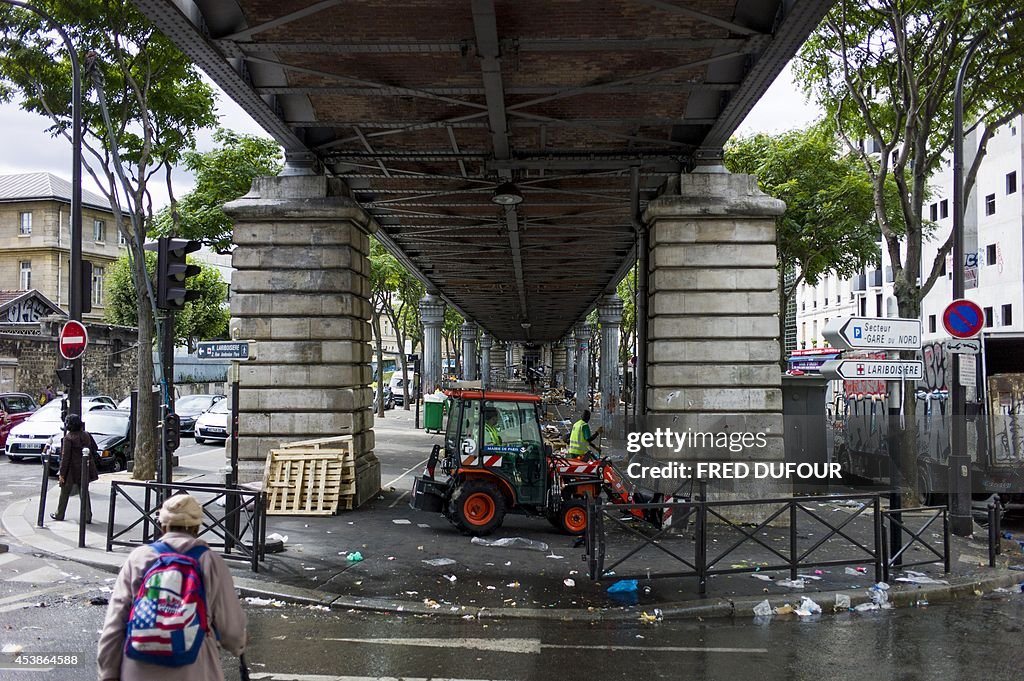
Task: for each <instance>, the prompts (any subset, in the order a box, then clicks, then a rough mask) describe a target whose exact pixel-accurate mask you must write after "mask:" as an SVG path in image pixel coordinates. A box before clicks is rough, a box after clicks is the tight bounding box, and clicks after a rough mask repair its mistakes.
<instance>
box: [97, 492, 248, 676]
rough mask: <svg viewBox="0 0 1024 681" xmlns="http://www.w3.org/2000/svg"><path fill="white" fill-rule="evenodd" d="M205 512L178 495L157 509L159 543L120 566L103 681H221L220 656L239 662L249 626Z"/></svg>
mask: <svg viewBox="0 0 1024 681" xmlns="http://www.w3.org/2000/svg"><path fill="white" fill-rule="evenodd" d="M202 524H203V509H202V506H200V504H199V502H198V501H196V499H195V497H193V496H191V495H188V494H177V495H175V496H172V497H170V498H169V499H167V501H165V502H164V504H163V506H162V507H161V508H160V527H161V529H162V531H163V534H162V536H161V537H160V540H159V541H157V542H154V543H153V544H149V545H146V546H140V547H138V548H137V549H135V550H134V551H132V552H131V554H129V555H128V559H127V560H126V561H125V563H124V565H123V566H122V567H121V572H120V574H118V577H117V582H116V584H115V586H114V592H113V594H112V595H111V597H110V604H109V605H108V607H107V617H106V621H105V622H104V624H103V630H102V632H101V633H100V640H99V646H98V652H97V656H96V663H97V670H98V676H97V678H98V679H99V681H114V680H115V679H116V680H118V681H150V680H153V681H172V680H173V679H188V681H223V679H224V672H223V670H222V669H221V664H220V657H219V649H220V648H223V649H224V650H227V651H228V652H230V653H231V654H233V655H239V656H240V655H241V654H242V651H243V649H244V648H245V644H246V621H245V613H244V612H242V605H241V603H240V602H239V600H238V596H237V594H236V593H235V585H234V582H233V581H232V579H231V573H230V571H229V570H228V566H227V564H226V563H225V562H224V559H223V558H221V557H220V556H219V555H218V554H216V553H215V552H213V551H210V550H209V549H208V547H207V545H206V542H204V541H203V540H202V539H199V538H198V537H197V535H198V534H199V529H200V527H201V526H202Z"/></svg>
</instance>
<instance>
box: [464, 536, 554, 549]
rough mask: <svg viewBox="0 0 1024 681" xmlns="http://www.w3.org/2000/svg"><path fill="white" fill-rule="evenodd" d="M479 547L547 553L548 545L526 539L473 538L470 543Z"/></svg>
mask: <svg viewBox="0 0 1024 681" xmlns="http://www.w3.org/2000/svg"><path fill="white" fill-rule="evenodd" d="M470 543H471V544H476V545H477V546H492V547H495V548H501V549H528V550H530V551H547V550H548V545H547V544H545V543H544V542H542V541H537V540H535V539H527V538H525V537H503V538H501V539H484V538H483V537H473V539H472V540H471V542H470Z"/></svg>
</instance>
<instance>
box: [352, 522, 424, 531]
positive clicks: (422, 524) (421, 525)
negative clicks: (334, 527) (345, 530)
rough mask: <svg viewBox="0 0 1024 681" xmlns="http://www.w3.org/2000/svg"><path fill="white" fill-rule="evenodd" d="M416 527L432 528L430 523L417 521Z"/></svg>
mask: <svg viewBox="0 0 1024 681" xmlns="http://www.w3.org/2000/svg"><path fill="white" fill-rule="evenodd" d="M350 524H351V523H350ZM416 527H418V528H420V529H421V530H429V529H430V525H427V524H426V523H416Z"/></svg>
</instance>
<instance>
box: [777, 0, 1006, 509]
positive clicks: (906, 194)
mask: <svg viewBox="0 0 1024 681" xmlns="http://www.w3.org/2000/svg"><path fill="white" fill-rule="evenodd" d="M1018 8H1019V2H1016V1H1014V0H989V1H987V2H983V3H965V2H961V1H960V0H932V1H931V2H910V1H908V0H870V1H869V2H864V1H863V0H857V1H853V0H839V2H837V3H836V5H835V6H834V7H833V8H832V10H831V11H830V12H829V13H828V15H827V16H826V17H825V19H824V21H823V22H822V24H821V26H819V27H818V29H817V31H816V32H815V33H814V34H813V35H812V36H811V38H810V39H809V40H808V41H807V43H806V44H805V45H804V47H803V48H802V50H801V52H800V61H799V63H798V69H797V77H798V79H799V80H800V81H801V82H802V84H803V86H804V88H805V89H806V90H807V91H808V92H809V93H811V94H813V95H814V97H815V98H816V99H817V101H818V102H819V103H820V104H821V106H822V107H823V108H824V109H825V111H826V113H827V115H828V117H829V119H830V121H832V122H833V124H834V125H835V127H836V130H837V131H838V132H839V134H840V135H841V136H842V137H843V139H844V140H845V141H846V143H847V145H848V146H849V147H850V148H851V149H853V150H854V151H855V153H857V154H858V156H859V157H860V159H861V163H862V164H863V166H864V168H865V170H866V172H867V173H868V175H869V177H870V178H871V183H872V190H873V199H874V212H875V219H876V220H877V221H878V223H879V226H880V228H881V232H882V236H883V238H884V240H885V248H886V250H887V252H888V255H889V259H890V261H891V262H892V268H893V277H894V282H893V293H894V294H895V297H896V302H897V305H898V309H899V314H900V316H901V317H909V318H913V319H918V318H920V315H921V300H922V298H923V297H924V296H925V295H926V294H927V293H928V291H929V290H931V288H932V286H933V285H934V284H935V282H936V281H937V280H938V278H939V277H940V276H941V273H942V265H943V263H944V262H945V259H946V256H947V255H948V254H949V252H950V249H951V248H952V234H950V238H947V239H945V240H944V241H943V242H942V243H941V245H940V246H939V248H938V253H937V254H936V256H935V258H934V259H933V260H932V262H930V263H922V247H923V244H924V241H925V239H926V238H929V234H930V231H931V227H932V226H931V225H930V224H929V223H928V222H927V221H926V220H925V219H924V217H923V216H922V213H921V211H922V207H923V205H924V201H925V199H926V197H927V193H928V180H929V178H930V177H931V176H932V175H933V174H934V173H935V172H936V171H937V170H939V168H940V167H941V164H942V163H943V161H944V160H945V159H946V158H947V157H948V154H949V152H950V149H951V146H952V140H953V89H954V84H955V80H956V76H957V72H958V70H959V68H960V65H961V63H962V61H963V58H964V54H965V49H966V47H967V45H968V44H969V43H970V42H971V40H972V39H973V38H974V37H976V36H982V35H989V36H991V39H988V40H985V41H983V42H982V43H981V45H980V49H979V50H978V53H977V54H976V55H975V57H974V59H973V61H972V62H971V66H970V68H969V69H968V72H967V78H966V80H965V87H964V120H965V121H969V122H970V123H968V125H969V126H970V127H969V130H968V132H975V133H976V136H975V139H976V140H977V144H976V146H975V148H974V149H973V153H971V151H970V150H969V151H968V152H967V154H966V156H967V158H971V157H972V156H973V162H971V163H970V166H969V168H968V169H967V170H966V172H965V175H964V180H965V182H964V185H965V196H966V195H967V194H969V192H970V190H971V188H972V187H973V186H974V182H975V178H976V177H977V173H978V168H979V166H980V163H981V161H982V159H983V158H984V156H985V152H986V149H987V147H988V142H989V140H990V139H991V138H992V136H993V135H994V134H995V131H996V130H997V129H998V128H999V127H1000V126H1001V125H1003V124H1005V123H1007V122H1008V121H1010V120H1012V119H1013V118H1014V117H1015V116H1018V115H1020V114H1021V113H1022V112H1024V78H1022V77H1021V73H1020V57H1019V55H1020V54H1021V50H1022V48H1024V31H1022V27H1021V22H1020V21H1016V19H1017V18H1018V16H1019V15H1017V14H1014V13H1015V12H1017V11H1018ZM997 34H998V35H997ZM865 141H867V142H869V143H870V144H864V143H863V142H865ZM872 151H875V152H876V153H871V152H872ZM890 181H891V182H895V184H896V186H897V188H898V191H896V192H888V191H887V189H886V188H887V184H888V183H889V182H890ZM955 208H956V207H954V209H955ZM894 215H898V216H899V217H900V218H901V220H902V224H896V223H894V222H893V216H894ZM954 266H963V263H954ZM903 410H904V413H905V415H906V417H905V422H906V423H909V424H913V423H914V422H915V419H914V415H915V413H916V410H917V402H916V399H915V397H914V391H912V390H907V391H904V396H903ZM901 449H902V469H903V474H904V475H903V477H904V480H903V482H904V485H905V489H907V490H909V492H908V496H911V495H913V493H914V491H915V488H916V484H917V476H916V475H914V472H915V471H916V467H917V444H916V433H915V431H914V429H913V428H907V429H905V430H904V431H903V436H902V447H901Z"/></svg>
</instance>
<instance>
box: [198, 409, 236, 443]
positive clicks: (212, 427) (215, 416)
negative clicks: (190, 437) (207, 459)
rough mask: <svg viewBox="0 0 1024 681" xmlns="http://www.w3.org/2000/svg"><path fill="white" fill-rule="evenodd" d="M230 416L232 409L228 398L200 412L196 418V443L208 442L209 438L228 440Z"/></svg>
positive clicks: (221, 440)
mask: <svg viewBox="0 0 1024 681" xmlns="http://www.w3.org/2000/svg"><path fill="white" fill-rule="evenodd" d="M230 416H231V410H230V409H228V401H227V400H220V401H219V402H215V403H214V405H213V406H212V407H210V408H209V409H207V410H206V411H204V412H203V413H202V414H200V415H199V418H197V419H196V432H195V438H196V444H198V445H202V444H206V442H207V441H209V440H219V441H220V442H224V441H226V440H227V439H228V435H229V434H230V431H229V430H228V419H229V418H230Z"/></svg>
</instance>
